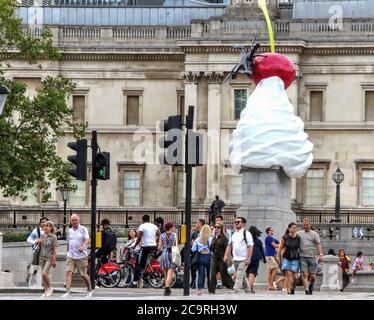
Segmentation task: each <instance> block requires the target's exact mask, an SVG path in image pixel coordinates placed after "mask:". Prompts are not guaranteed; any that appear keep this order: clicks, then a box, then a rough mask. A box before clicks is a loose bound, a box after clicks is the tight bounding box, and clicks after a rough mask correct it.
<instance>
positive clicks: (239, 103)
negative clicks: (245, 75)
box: [234, 89, 248, 120]
mask: <svg viewBox="0 0 374 320" xmlns="http://www.w3.org/2000/svg"><path fill="white" fill-rule="evenodd" d="M247 96H248V91H247V89H235V90H234V108H235V110H234V112H235V120H238V119H240V113H241V112H242V110H243V109H244V108H245V106H246V105H247Z"/></svg>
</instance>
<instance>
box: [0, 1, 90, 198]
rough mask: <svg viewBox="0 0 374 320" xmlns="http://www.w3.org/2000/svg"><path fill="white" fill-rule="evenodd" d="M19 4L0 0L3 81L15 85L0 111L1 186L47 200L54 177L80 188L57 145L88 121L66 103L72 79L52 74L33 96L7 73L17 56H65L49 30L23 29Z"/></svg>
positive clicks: (7, 192) (0, 77)
mask: <svg viewBox="0 0 374 320" xmlns="http://www.w3.org/2000/svg"><path fill="white" fill-rule="evenodd" d="M16 6H17V5H16V2H15V0H0V62H1V61H2V62H3V64H2V65H0V83H1V84H3V85H5V86H7V87H8V88H9V89H10V94H9V96H8V99H7V102H6V105H5V108H4V112H3V114H2V115H1V116H0V188H1V189H2V193H3V195H4V196H6V197H11V196H20V197H21V198H25V193H26V192H27V191H28V190H30V189H34V190H35V189H37V190H40V191H41V192H42V195H43V200H44V201H46V200H47V199H48V198H49V197H50V196H51V195H50V193H49V192H47V191H48V189H49V187H50V185H51V182H52V181H55V182H56V185H57V187H60V186H67V187H69V188H70V189H74V188H75V187H74V186H73V185H72V182H71V178H70V176H69V175H68V173H67V171H68V169H69V165H67V164H66V163H64V161H63V160H62V159H61V158H60V157H59V156H58V155H57V149H56V146H57V142H58V141H59V139H60V138H61V137H62V136H64V134H65V132H67V131H70V132H72V133H73V134H74V136H75V137H76V138H79V137H82V136H84V133H85V124H79V123H77V122H76V120H75V118H74V111H73V109H72V108H70V107H69V106H68V105H67V100H68V98H69V96H70V95H71V94H72V93H73V91H74V88H75V85H74V84H73V83H72V82H71V81H70V80H68V79H64V78H62V77H60V76H58V77H55V78H52V77H47V78H46V79H45V80H44V81H42V85H41V87H40V88H38V89H37V93H36V95H35V96H34V97H33V98H30V97H29V96H28V95H27V93H26V89H27V88H26V85H25V84H24V83H20V82H16V81H10V80H7V79H6V78H5V77H4V75H6V71H7V68H10V65H11V62H12V60H15V59H22V60H25V61H27V62H28V63H30V64H37V62H38V60H55V59H58V58H59V56H60V54H59V51H58V49H57V48H54V47H53V44H52V34H51V33H50V32H49V31H48V30H47V31H45V32H44V33H43V35H42V37H40V38H33V37H31V36H30V35H29V34H28V33H24V32H23V30H22V22H21V20H20V19H18V18H16V16H15V10H16ZM4 62H5V63H4Z"/></svg>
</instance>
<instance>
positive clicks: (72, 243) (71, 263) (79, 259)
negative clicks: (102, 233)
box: [62, 214, 93, 298]
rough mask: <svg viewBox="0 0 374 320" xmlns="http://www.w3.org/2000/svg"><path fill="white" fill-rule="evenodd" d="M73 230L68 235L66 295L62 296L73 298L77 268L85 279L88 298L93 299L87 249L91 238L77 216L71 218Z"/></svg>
mask: <svg viewBox="0 0 374 320" xmlns="http://www.w3.org/2000/svg"><path fill="white" fill-rule="evenodd" d="M70 223H71V226H72V227H71V228H70V229H69V231H68V233H67V237H66V240H67V241H68V253H67V258H66V293H65V294H64V295H63V296H62V297H63V298H68V297H70V296H71V293H70V287H71V280H72V273H73V271H74V269H75V268H77V270H78V273H79V274H80V275H81V277H82V278H83V280H84V282H85V284H86V287H87V295H86V297H87V298H90V297H92V295H93V290H92V289H91V281H90V277H89V276H88V274H87V267H88V251H87V247H88V244H89V242H90V236H89V234H88V230H87V228H86V227H84V226H82V225H81V224H80V218H79V216H78V215H77V214H73V215H72V216H71V217H70ZM91 272H92V271H91Z"/></svg>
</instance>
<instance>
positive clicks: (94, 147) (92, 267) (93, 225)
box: [90, 131, 97, 290]
mask: <svg viewBox="0 0 374 320" xmlns="http://www.w3.org/2000/svg"><path fill="white" fill-rule="evenodd" d="M91 148H92V170H91V172H92V180H91V188H92V191H91V192H92V193H91V265H90V270H91V272H90V276H91V288H92V290H93V289H95V249H96V188H97V180H96V175H95V173H94V171H95V158H96V154H97V131H92V139H91Z"/></svg>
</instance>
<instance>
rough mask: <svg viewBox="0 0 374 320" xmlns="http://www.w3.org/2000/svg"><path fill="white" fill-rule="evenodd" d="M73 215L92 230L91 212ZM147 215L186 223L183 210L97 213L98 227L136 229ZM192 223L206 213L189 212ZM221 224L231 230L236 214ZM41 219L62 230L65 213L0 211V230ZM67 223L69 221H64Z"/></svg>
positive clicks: (34, 223)
mask: <svg viewBox="0 0 374 320" xmlns="http://www.w3.org/2000/svg"><path fill="white" fill-rule="evenodd" d="M73 213H75V214H78V215H79V216H80V220H81V224H82V225H85V226H91V211H90V210H88V209H83V210H79V209H69V210H67V213H66V215H67V217H69V216H70V215H72V214H73ZM145 214H148V215H149V216H150V218H151V222H153V221H154V220H155V219H156V218H157V217H161V218H162V219H163V220H164V222H165V223H166V222H173V224H174V225H175V226H176V227H179V226H180V225H181V224H183V223H185V212H184V210H172V211H171V210H142V211H140V210H104V209H98V210H97V224H99V223H100V221H101V220H102V219H104V218H107V219H109V220H110V223H111V225H112V227H115V228H130V227H138V226H139V225H140V224H141V223H142V216H143V215H145ZM191 214H192V216H191V219H192V223H194V222H195V221H197V220H198V219H205V221H207V222H208V221H209V211H208V210H206V209H199V210H196V209H195V210H192V212H191ZM222 215H223V217H224V223H225V225H227V227H228V228H233V223H234V219H235V211H226V212H223V213H222ZM42 217H47V218H48V219H49V220H51V221H53V222H54V224H55V225H57V226H60V227H62V225H63V221H64V211H63V210H60V209H44V210H32V209H30V210H26V209H17V210H0V227H1V228H26V227H28V226H31V227H35V226H37V225H38V224H39V220H40V218H42ZM67 221H69V218H68V219H67Z"/></svg>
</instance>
